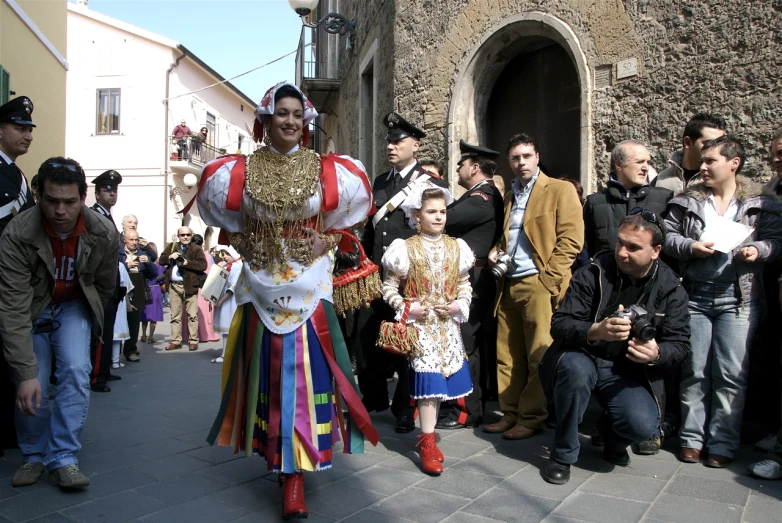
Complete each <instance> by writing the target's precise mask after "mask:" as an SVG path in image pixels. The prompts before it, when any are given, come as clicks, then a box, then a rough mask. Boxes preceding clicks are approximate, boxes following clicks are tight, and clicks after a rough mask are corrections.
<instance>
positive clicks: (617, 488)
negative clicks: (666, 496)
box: [581, 470, 666, 502]
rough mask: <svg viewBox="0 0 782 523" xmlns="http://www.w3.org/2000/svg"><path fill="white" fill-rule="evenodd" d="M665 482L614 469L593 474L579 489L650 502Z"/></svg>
mask: <svg viewBox="0 0 782 523" xmlns="http://www.w3.org/2000/svg"><path fill="white" fill-rule="evenodd" d="M665 484H666V482H665V481H664V480H660V479H652V478H645V477H640V476H628V475H625V474H622V473H621V472H619V471H617V470H614V471H613V472H609V473H605V474H595V475H594V476H592V477H591V478H589V479H588V480H587V481H586V482H585V483H584V484H583V485H582V486H581V491H583V492H593V493H595V494H602V495H604V496H612V497H615V498H624V499H630V500H633V501H648V502H652V501H654V500H655V499H656V498H657V496H658V495H659V494H660V492H662V490H663V489H664V488H665Z"/></svg>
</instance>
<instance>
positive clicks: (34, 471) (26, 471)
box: [11, 461, 46, 487]
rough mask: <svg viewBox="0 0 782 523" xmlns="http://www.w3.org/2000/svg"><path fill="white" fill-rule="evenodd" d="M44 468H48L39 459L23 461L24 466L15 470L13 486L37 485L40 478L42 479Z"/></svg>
mask: <svg viewBox="0 0 782 523" xmlns="http://www.w3.org/2000/svg"><path fill="white" fill-rule="evenodd" d="M44 470H46V467H44V466H43V463H39V462H37V461H28V462H27V463H22V466H21V467H19V468H18V469H17V470H16V472H14V479H13V480H12V481H11V486H13V487H26V486H28V485H35V484H36V483H38V480H39V479H41V476H42V475H43V471H44Z"/></svg>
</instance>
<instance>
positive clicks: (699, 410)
mask: <svg viewBox="0 0 782 523" xmlns="http://www.w3.org/2000/svg"><path fill="white" fill-rule="evenodd" d="M744 159H745V154H744V148H743V146H742V145H741V144H740V143H739V142H738V141H736V140H733V139H732V138H729V137H727V136H723V137H721V138H717V139H715V140H707V141H705V142H704V143H703V149H702V151H701V170H700V174H701V179H702V181H701V182H700V183H697V184H694V185H692V186H690V187H689V188H688V189H687V192H686V193H685V194H684V195H682V196H678V197H675V198H674V199H672V200H671V202H670V203H669V204H668V215H667V217H666V218H665V224H666V226H667V229H668V234H667V237H666V240H665V246H664V251H665V252H666V253H667V254H668V255H670V256H673V257H675V258H677V259H678V260H679V269H680V275H681V277H682V281H683V284H684V288H685V290H686V291H687V294H689V304H688V308H689V311H690V328H691V338H690V342H691V351H692V352H691V354H690V356H689V358H688V359H687V360H685V363H684V368H683V371H682V383H681V402H682V427H681V429H680V431H679V438H680V440H681V449H680V451H679V458H680V459H681V460H682V461H683V462H685V463H698V462H699V461H700V459H701V458H702V457H703V458H706V462H705V464H706V466H708V467H713V468H723V467H725V466H727V465H728V464H730V463H731V462H732V461H733V456H734V455H735V453H736V451H737V450H738V448H739V444H740V438H739V436H740V432H741V421H742V415H743V411H744V401H745V398H746V392H747V374H748V372H749V347H750V344H751V343H752V338H753V336H754V333H755V330H756V328H757V326H758V321H759V319H760V307H761V300H762V299H763V285H762V282H763V278H762V270H763V263H764V262H766V261H770V260H773V259H775V258H777V257H779V255H780V253H782V204H780V203H779V202H777V201H776V199H775V198H774V197H772V196H769V195H766V194H764V193H763V189H762V187H761V186H760V185H758V184H756V183H755V182H752V181H751V180H749V179H747V178H744V177H743V176H739V175H738V173H739V171H740V170H741V167H742V166H743V165H744ZM728 222H737V223H739V224H741V225H743V226H745V230H746V231H747V236H746V238H745V239H744V240H743V241H741V242H740V243H739V244H738V245H737V246H735V247H734V248H733V249H731V250H728V249H724V250H718V249H719V248H720V246H719V245H716V244H715V242H712V241H702V240H701V236H702V235H703V234H704V233H705V232H709V231H714V230H716V231H717V237H720V236H722V235H724V233H725V232H726V229H727V228H728V227H731V228H735V227H733V226H732V224H730V223H728ZM725 251H726V252H725ZM706 453H708V456H705V455H702V454H706Z"/></svg>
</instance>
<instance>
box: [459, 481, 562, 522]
mask: <svg viewBox="0 0 782 523" xmlns="http://www.w3.org/2000/svg"><path fill="white" fill-rule="evenodd" d="M559 503H560V502H559V501H558V500H554V499H545V498H538V497H534V496H525V495H523V494H521V495H520V494H517V493H515V492H510V491H508V490H504V489H495V490H492V491H490V492H489V493H488V494H486V495H485V496H481V497H480V498H478V499H477V500H476V501H474V502H473V503H472V504H471V505H468V506H467V507H466V508H464V512H469V513H470V514H477V515H479V516H485V517H488V518H492V519H498V520H500V521H513V522H519V523H538V522H539V521H540V520H541V519H543V518H544V517H546V516H547V515H548V514H550V513H551V512H552V511H553V510H554V509H555V508H556V507H557V506H558V505H559Z"/></svg>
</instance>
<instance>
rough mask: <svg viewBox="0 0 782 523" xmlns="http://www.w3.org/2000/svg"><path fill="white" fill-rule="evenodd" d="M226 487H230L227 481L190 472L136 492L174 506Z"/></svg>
mask: <svg viewBox="0 0 782 523" xmlns="http://www.w3.org/2000/svg"><path fill="white" fill-rule="evenodd" d="M226 488H228V485H227V484H226V483H223V482H222V481H218V480H216V479H214V478H207V477H203V476H197V475H195V474H188V475H186V476H182V477H179V478H168V479H164V480H161V481H158V482H157V483H153V484H152V485H147V486H145V487H142V488H138V489H136V492H138V493H139V494H143V495H145V496H148V497H150V498H153V499H156V500H158V501H160V502H162V503H165V504H166V505H168V506H172V507H173V506H175V505H179V504H180V503H184V502H186V501H190V500H192V499H196V498H200V497H201V496H206V495H207V494H212V493H214V492H219V491H221V490H224V489H226Z"/></svg>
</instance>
